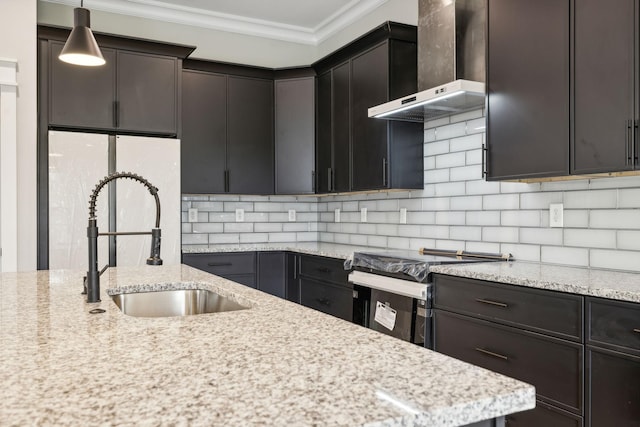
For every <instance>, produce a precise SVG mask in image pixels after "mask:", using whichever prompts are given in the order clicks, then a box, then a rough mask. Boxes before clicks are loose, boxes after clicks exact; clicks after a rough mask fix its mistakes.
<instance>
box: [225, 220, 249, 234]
mask: <svg viewBox="0 0 640 427" xmlns="http://www.w3.org/2000/svg"><path fill="white" fill-rule="evenodd" d="M224 232H225V233H252V232H253V223H251V222H225V223H224Z"/></svg>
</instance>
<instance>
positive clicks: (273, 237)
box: [269, 233, 296, 243]
mask: <svg viewBox="0 0 640 427" xmlns="http://www.w3.org/2000/svg"><path fill="white" fill-rule="evenodd" d="M295 241H296V233H269V242H270V243H279V242H295Z"/></svg>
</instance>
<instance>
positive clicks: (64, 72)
mask: <svg viewBox="0 0 640 427" xmlns="http://www.w3.org/2000/svg"><path fill="white" fill-rule="evenodd" d="M63 46H64V43H63V42H59V41H50V43H49V60H50V64H49V67H50V74H49V75H50V78H49V103H50V109H49V125H50V126H52V127H55V128H62V129H69V128H71V129H83V130H94V131H100V132H108V131H113V132H118V133H133V134H152V135H167V136H176V135H177V134H178V122H179V108H178V105H179V103H178V93H179V87H180V85H179V84H180V81H179V78H180V76H179V69H180V65H181V61H180V60H179V59H177V58H175V57H169V56H164V55H155V54H148V53H141V52H133V51H127V50H122V49H110V48H103V49H102V52H103V56H104V57H105V59H106V61H107V63H106V64H105V65H104V66H103V67H95V68H90V69H88V68H87V67H78V66H74V65H70V64H66V63H64V62H62V61H60V60H58V55H59V54H60V51H61V50H62V47H63Z"/></svg>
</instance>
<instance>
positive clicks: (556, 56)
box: [487, 0, 640, 180]
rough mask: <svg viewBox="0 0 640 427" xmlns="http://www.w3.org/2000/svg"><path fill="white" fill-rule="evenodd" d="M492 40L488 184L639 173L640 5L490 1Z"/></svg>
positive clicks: (629, 1) (629, 0)
mask: <svg viewBox="0 0 640 427" xmlns="http://www.w3.org/2000/svg"><path fill="white" fill-rule="evenodd" d="M487 40H488V65H487V91H488V103H487V105H488V109H487V149H488V150H487V179H489V180H498V179H529V180H536V179H543V178H549V177H564V176H571V175H589V174H602V173H616V172H629V171H634V170H637V169H640V166H639V165H638V159H637V157H638V155H637V152H638V138H637V126H638V114H639V111H638V110H639V108H638V95H639V94H638V92H639V86H638V77H637V76H638V72H639V70H640V68H639V66H638V58H639V50H638V49H639V45H640V43H639V19H638V6H637V2H635V1H633V0H615V1H612V2H602V1H598V0H575V1H572V0H540V1H533V2H532V1H527V0H488V37H487ZM523 52H526V54H523Z"/></svg>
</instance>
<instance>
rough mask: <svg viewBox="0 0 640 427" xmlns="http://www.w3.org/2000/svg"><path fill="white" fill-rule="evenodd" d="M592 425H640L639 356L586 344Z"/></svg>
mask: <svg viewBox="0 0 640 427" xmlns="http://www.w3.org/2000/svg"><path fill="white" fill-rule="evenodd" d="M586 363H587V397H588V399H589V405H588V408H589V413H588V414H587V420H588V421H587V422H588V423H587V425H588V426H590V427H606V426H626V427H632V426H638V424H639V423H640V381H638V379H639V378H640V357H634V356H627V355H624V354H622V353H617V352H614V351H608V350H600V349H598V348H596V347H591V346H587V359H586Z"/></svg>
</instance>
